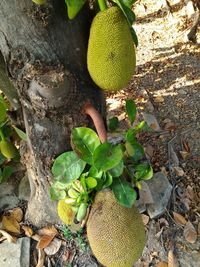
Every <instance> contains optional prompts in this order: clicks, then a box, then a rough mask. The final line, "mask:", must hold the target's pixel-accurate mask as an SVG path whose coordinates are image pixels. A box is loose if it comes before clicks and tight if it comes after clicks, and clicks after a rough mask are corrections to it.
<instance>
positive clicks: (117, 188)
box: [112, 177, 137, 208]
mask: <svg viewBox="0 0 200 267" xmlns="http://www.w3.org/2000/svg"><path fill="white" fill-rule="evenodd" d="M112 191H113V193H114V196H115V198H116V200H117V202H118V203H119V204H121V205H122V206H124V207H127V208H131V207H132V206H133V204H134V202H135V201H136V198H137V194H136V192H135V190H134V189H133V188H132V187H131V186H130V184H129V183H128V182H127V181H125V180H124V179H123V178H122V177H117V178H115V179H114V180H113V184H112Z"/></svg>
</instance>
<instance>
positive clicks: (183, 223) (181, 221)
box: [173, 212, 187, 225]
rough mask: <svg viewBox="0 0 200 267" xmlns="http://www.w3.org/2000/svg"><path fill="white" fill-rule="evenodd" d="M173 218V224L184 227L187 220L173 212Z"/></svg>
mask: <svg viewBox="0 0 200 267" xmlns="http://www.w3.org/2000/svg"><path fill="white" fill-rule="evenodd" d="M173 217H174V220H175V222H177V223H178V224H181V225H185V224H186V223H187V220H186V219H185V218H184V217H183V216H182V215H181V214H179V213H177V212H173Z"/></svg>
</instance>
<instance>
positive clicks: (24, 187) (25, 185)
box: [18, 174, 31, 201]
mask: <svg viewBox="0 0 200 267" xmlns="http://www.w3.org/2000/svg"><path fill="white" fill-rule="evenodd" d="M30 194H31V189H30V183H29V180H28V175H27V174H26V175H25V176H24V177H23V178H22V179H21V181H20V184H19V188H18V197H19V199H22V200H27V201H28V200H29V198H30Z"/></svg>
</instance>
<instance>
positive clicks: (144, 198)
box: [135, 181, 153, 213]
mask: <svg viewBox="0 0 200 267" xmlns="http://www.w3.org/2000/svg"><path fill="white" fill-rule="evenodd" d="M141 186H142V188H141V190H140V198H139V199H138V200H137V201H136V203H135V205H136V207H137V209H138V210H139V212H140V213H143V212H145V211H146V204H150V203H153V197H152V195H151V191H150V189H149V186H148V185H147V183H145V182H144V181H142V182H141Z"/></svg>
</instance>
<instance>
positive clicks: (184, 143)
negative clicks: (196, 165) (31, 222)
mask: <svg viewBox="0 0 200 267" xmlns="http://www.w3.org/2000/svg"><path fill="white" fill-rule="evenodd" d="M182 145H183V147H184V150H185V151H186V152H187V153H190V146H189V143H188V142H187V141H185V140H183V141H182Z"/></svg>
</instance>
